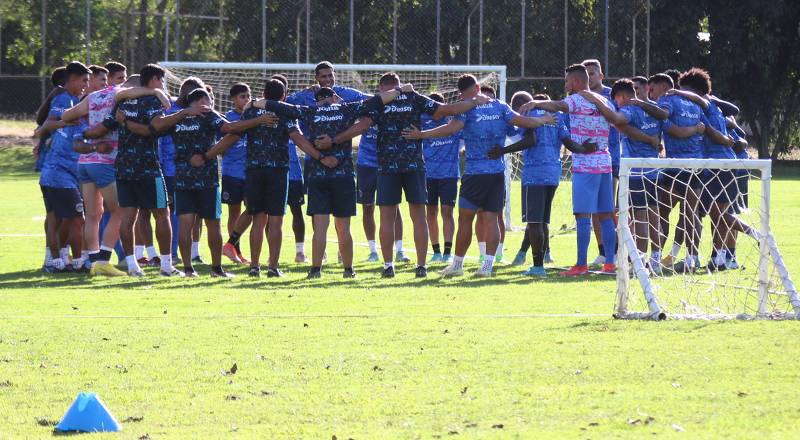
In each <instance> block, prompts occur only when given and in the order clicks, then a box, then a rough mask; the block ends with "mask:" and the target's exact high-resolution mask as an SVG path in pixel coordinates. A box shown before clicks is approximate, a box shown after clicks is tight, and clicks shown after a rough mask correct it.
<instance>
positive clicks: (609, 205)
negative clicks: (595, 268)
mask: <svg viewBox="0 0 800 440" xmlns="http://www.w3.org/2000/svg"><path fill="white" fill-rule="evenodd" d="M600 176H601V177H600V185H599V187H598V199H597V210H598V211H599V214H600V215H599V219H600V227H601V229H602V234H601V238H602V240H603V250H604V251H605V255H604V257H605V261H606V262H605V264H603V269H602V270H603V272H616V269H617V268H616V254H617V225H616V222H614V218H615V215H614V206H615V203H614V180H613V177H612V175H611V173H607V174H601V175H600Z"/></svg>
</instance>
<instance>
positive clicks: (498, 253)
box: [494, 242, 503, 255]
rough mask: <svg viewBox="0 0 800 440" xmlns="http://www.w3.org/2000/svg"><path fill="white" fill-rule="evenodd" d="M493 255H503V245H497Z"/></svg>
mask: <svg viewBox="0 0 800 440" xmlns="http://www.w3.org/2000/svg"><path fill="white" fill-rule="evenodd" d="M494 254H495V255H503V243H502V242H501V243H498V244H497V249H496V250H495V251H494Z"/></svg>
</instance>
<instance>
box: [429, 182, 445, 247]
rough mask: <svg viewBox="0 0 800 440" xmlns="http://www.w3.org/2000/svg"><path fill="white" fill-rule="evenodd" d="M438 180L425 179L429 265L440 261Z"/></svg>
mask: <svg viewBox="0 0 800 440" xmlns="http://www.w3.org/2000/svg"><path fill="white" fill-rule="evenodd" d="M438 183H439V179H427V182H426V185H427V187H428V201H427V202H426V204H425V219H426V221H427V222H428V236H429V237H430V240H431V250H432V251H433V257H431V261H430V262H431V263H436V262H439V261H442V247H441V244H440V243H439V221H438V218H437V217H438V215H439V191H438V187H439V185H438Z"/></svg>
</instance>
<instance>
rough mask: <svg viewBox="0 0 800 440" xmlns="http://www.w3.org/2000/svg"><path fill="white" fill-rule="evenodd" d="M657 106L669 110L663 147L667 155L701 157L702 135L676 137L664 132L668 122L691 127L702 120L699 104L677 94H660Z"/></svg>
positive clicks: (701, 110) (673, 156)
mask: <svg viewBox="0 0 800 440" xmlns="http://www.w3.org/2000/svg"><path fill="white" fill-rule="evenodd" d="M658 106H659V107H661V108H663V109H665V110H667V111H668V112H669V118H668V121H669V122H668V123H665V124H664V126H663V128H664V131H665V132H664V149H665V153H666V156H667V157H672V158H696V159H699V158H702V157H703V144H704V141H703V135H701V134H695V135H693V136H690V137H688V138H676V137H672V136H670V135H669V134H668V133H666V129H667V128H668V127H669V125H670V124H674V125H677V126H678V127H691V126H695V125H697V124H698V123H700V122H702V121H703V109H702V108H700V106H699V105H697V104H695V103H693V102H691V101H689V100H688V99H686V98H683V97H681V96H678V95H667V96H662V97H661V98H660V99H659V100H658Z"/></svg>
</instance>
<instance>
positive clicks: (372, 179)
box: [356, 165, 380, 261]
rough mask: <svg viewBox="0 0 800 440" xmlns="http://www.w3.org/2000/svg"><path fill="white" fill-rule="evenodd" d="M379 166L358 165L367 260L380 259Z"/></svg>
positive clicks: (358, 189) (357, 198)
mask: <svg viewBox="0 0 800 440" xmlns="http://www.w3.org/2000/svg"><path fill="white" fill-rule="evenodd" d="M377 179H378V174H377V168H372V167H365V166H362V165H358V166H357V167H356V186H357V192H356V200H357V202H358V204H360V205H361V224H362V227H363V228H364V235H365V236H366V238H367V245H368V246H369V257H367V261H379V260H380V257H379V256H378V246H377V243H376V242H375V192H376V190H377V184H378V181H377Z"/></svg>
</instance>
